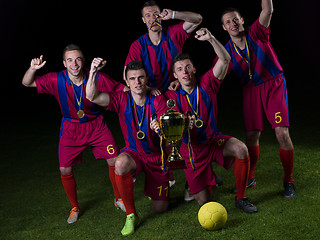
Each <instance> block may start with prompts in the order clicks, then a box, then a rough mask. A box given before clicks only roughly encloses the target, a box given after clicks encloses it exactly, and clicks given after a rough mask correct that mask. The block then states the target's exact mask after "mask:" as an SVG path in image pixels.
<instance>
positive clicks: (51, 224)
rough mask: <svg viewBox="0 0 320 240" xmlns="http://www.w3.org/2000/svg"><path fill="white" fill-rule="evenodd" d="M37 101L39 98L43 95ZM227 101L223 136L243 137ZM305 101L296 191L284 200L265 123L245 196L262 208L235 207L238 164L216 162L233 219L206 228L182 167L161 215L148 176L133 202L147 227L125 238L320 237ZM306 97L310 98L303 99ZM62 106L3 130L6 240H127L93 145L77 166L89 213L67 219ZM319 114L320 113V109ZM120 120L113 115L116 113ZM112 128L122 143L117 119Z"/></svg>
mask: <svg viewBox="0 0 320 240" xmlns="http://www.w3.org/2000/svg"><path fill="white" fill-rule="evenodd" d="M39 99H41V98H40V97H39ZM224 100H226V99H222V101H221V102H223V104H221V105H220V106H219V126H220V129H221V131H222V132H223V133H225V134H229V135H232V136H235V137H237V138H239V139H241V140H244V137H243V136H244V132H243V129H242V118H241V106H240V103H238V101H236V102H235V103H231V102H227V101H224ZM298 100H300V99H297V100H296V101H295V100H292V101H291V102H290V104H291V108H290V110H291V115H290V116H291V123H292V127H291V129H290V133H291V137H292V140H293V143H294V146H295V167H294V181H295V186H296V190H297V196H296V197H295V198H293V199H285V198H284V197H282V191H283V187H282V177H283V170H282V166H281V162H280V160H279V148H278V144H277V142H276V139H275V137H274V132H273V131H272V130H271V129H270V126H269V125H267V130H266V131H264V132H263V134H262V137H261V143H260V149H261V152H260V159H259V162H258V164H257V170H256V179H257V187H256V188H253V189H249V190H248V191H247V194H246V195H247V196H248V197H249V199H250V200H251V201H252V202H253V203H254V204H255V205H256V206H257V207H258V210H259V212H258V213H257V214H254V215H248V214H245V213H242V212H241V211H240V210H238V209H236V208H235V206H234V196H235V195H234V194H232V193H231V191H232V189H233V187H234V186H235V180H234V176H233V169H232V170H230V171H225V170H224V169H222V168H221V167H218V166H217V165H216V164H214V165H213V166H214V169H215V170H216V172H217V174H218V175H220V176H221V177H222V178H223V180H224V185H223V186H220V187H218V188H214V191H213V196H212V200H213V201H217V202H219V203H221V204H222V205H224V206H225V208H226V209H227V211H228V221H227V224H226V225H225V226H224V227H223V228H222V229H221V230H219V231H212V232H211V231H206V230H204V229H203V228H202V227H201V226H200V224H199V223H198V220H197V212H198V210H199V206H198V205H197V204H196V202H194V201H193V202H189V203H186V202H184V201H183V194H184V183H185V177H184V173H183V171H181V170H180V171H176V172H175V177H176V181H177V186H176V187H175V188H174V189H173V190H172V191H171V197H172V198H171V205H170V209H169V211H168V212H166V213H164V214H161V215H158V214H155V213H154V212H153V209H152V205H151V202H150V201H149V200H148V198H147V197H145V196H144V195H143V193H142V190H143V185H144V179H143V177H141V178H139V179H138V181H137V182H136V184H135V201H136V208H137V211H138V214H139V215H140V217H141V220H142V222H141V225H140V226H139V228H137V229H136V232H135V234H134V235H132V236H128V237H126V238H127V239H166V240H169V239H246V240H248V239H259V240H262V239H319V235H320V230H319V226H320V214H319V212H320V204H319V199H320V191H319V190H320V187H319V186H320V180H319V179H320V178H319V176H320V174H319V171H320V170H319V162H320V148H319V146H320V144H319V143H320V141H319V135H318V134H319V129H318V124H317V122H318V116H316V115H315V114H314V113H313V112H312V107H309V108H308V107H307V106H308V105H307V104H304V101H303V102H302V103H300V104H299V105H298V102H300V101H298ZM305 101H306V102H308V101H310V99H305ZM58 111H59V110H58V109H55V110H54V111H53V113H47V114H43V116H42V117H41V118H39V116H38V117H32V116H27V117H26V118H25V121H24V122H23V123H21V122H18V121H11V122H10V123H7V124H6V125H5V126H6V128H5V129H3V130H2V137H1V149H2V151H1V161H0V239H3V240H6V239H14V240H20V239H23V240H29V239H30V240H31V239H32V240H33V239H63V240H65V239H124V238H125V237H122V236H121V233H120V231H121V229H122V226H123V224H124V221H125V213H123V212H122V211H120V210H116V209H115V208H114V206H113V193H112V187H111V183H110V181H109V179H108V176H107V167H106V163H105V161H103V160H94V158H93V155H92V153H91V151H90V149H87V150H86V151H85V152H84V155H83V163H82V164H80V165H78V166H76V167H75V170H74V172H75V177H76V180H77V185H78V199H79V202H80V206H81V208H82V210H83V215H82V216H81V218H80V219H79V221H78V222H77V223H75V224H72V225H68V224H67V223H66V219H67V217H68V212H69V211H70V204H69V202H68V200H67V197H66V195H65V193H64V190H63V188H62V184H61V181H60V174H59V170H58V160H57V147H58V134H59V126H60V120H59V114H58ZM318 115H319V114H318ZM111 116H112V117H115V115H111ZM109 127H110V128H111V129H112V132H113V134H114V136H115V138H116V141H117V143H118V145H119V149H120V147H122V146H123V142H122V138H121V134H120V133H121V132H120V129H119V126H118V123H116V122H115V123H114V122H111V123H109Z"/></svg>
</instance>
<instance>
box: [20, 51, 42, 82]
mask: <svg viewBox="0 0 320 240" xmlns="http://www.w3.org/2000/svg"><path fill="white" fill-rule="evenodd" d="M45 64H46V61H43V55H41V56H40V58H34V59H32V60H31V63H30V67H29V69H28V70H27V71H26V73H25V74H24V76H23V78H22V84H23V85H24V86H26V87H36V86H37V85H36V83H35V81H34V79H35V75H36V72H37V70H39V69H40V68H42V67H43V66H44V65H45Z"/></svg>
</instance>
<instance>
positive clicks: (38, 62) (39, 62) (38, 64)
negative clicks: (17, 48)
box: [30, 55, 47, 71]
mask: <svg viewBox="0 0 320 240" xmlns="http://www.w3.org/2000/svg"><path fill="white" fill-rule="evenodd" d="M46 62H47V61H43V55H41V56H40V58H34V59H32V60H31V63H30V68H31V69H32V70H34V71H36V70H38V69H40V68H42V67H43V66H44V65H45V64H46Z"/></svg>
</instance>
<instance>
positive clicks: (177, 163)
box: [166, 160, 186, 170]
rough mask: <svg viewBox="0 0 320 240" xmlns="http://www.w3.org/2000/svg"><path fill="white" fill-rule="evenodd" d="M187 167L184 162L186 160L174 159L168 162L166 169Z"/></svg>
mask: <svg viewBox="0 0 320 240" xmlns="http://www.w3.org/2000/svg"><path fill="white" fill-rule="evenodd" d="M185 168H186V163H185V162H184V160H174V161H167V162H166V170H179V169H185Z"/></svg>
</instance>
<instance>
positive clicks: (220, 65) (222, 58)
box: [195, 28, 231, 80]
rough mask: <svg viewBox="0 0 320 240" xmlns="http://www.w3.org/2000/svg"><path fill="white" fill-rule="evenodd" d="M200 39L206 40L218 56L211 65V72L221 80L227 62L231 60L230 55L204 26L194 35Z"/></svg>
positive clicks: (223, 76) (225, 71)
mask: <svg viewBox="0 0 320 240" xmlns="http://www.w3.org/2000/svg"><path fill="white" fill-rule="evenodd" d="M195 38H197V39H198V40H200V41H208V42H209V43H210V44H211V45H212V47H213V49H214V51H215V53H216V54H217V56H218V61H217V62H216V64H215V65H214V67H213V70H212V71H213V74H214V76H215V77H216V78H217V79H219V80H223V79H224V78H225V76H226V74H227V71H228V67H229V63H230V60H231V57H230V55H229V53H228V52H227V50H226V49H225V48H224V46H223V45H222V44H221V43H220V42H219V41H218V40H217V39H216V38H215V37H214V36H213V35H212V34H211V33H210V31H209V30H208V29H206V28H201V29H200V30H198V31H197V32H196V36H195Z"/></svg>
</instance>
